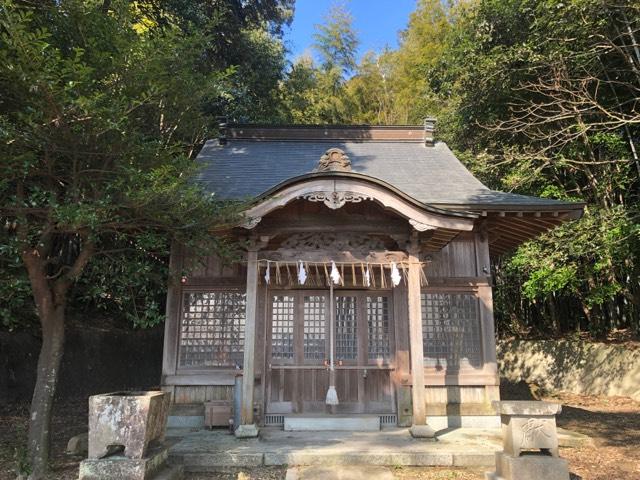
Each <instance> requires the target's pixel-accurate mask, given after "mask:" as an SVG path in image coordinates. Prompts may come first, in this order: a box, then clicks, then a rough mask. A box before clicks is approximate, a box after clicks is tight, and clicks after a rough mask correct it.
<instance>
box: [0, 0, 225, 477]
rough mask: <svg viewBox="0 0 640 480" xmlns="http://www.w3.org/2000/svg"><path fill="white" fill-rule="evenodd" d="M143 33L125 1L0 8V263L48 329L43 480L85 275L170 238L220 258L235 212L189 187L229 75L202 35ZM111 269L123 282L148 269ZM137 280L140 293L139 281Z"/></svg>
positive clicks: (41, 418) (42, 393) (40, 435)
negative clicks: (72, 310) (72, 304)
mask: <svg viewBox="0 0 640 480" xmlns="http://www.w3.org/2000/svg"><path fill="white" fill-rule="evenodd" d="M145 25H147V27H145V28H140V17H139V15H138V12H137V11H136V10H135V9H134V8H132V5H131V4H129V2H126V1H124V0H122V1H113V2H97V1H80V0H66V1H58V2H55V3H53V2H51V3H49V2H43V3H42V4H38V5H36V6H34V4H32V3H31V2H27V3H25V4H16V3H12V2H11V1H9V0H2V2H1V3H0V64H1V65H0V91H2V92H3V93H2V97H1V98H0V137H1V141H0V155H1V157H2V159H3V160H2V164H1V167H0V168H1V175H0V215H1V216H2V222H3V223H4V225H5V228H4V229H3V233H2V236H0V240H1V244H0V253H1V254H2V265H3V267H4V266H8V267H10V269H12V270H13V271H16V270H17V269H18V265H21V266H22V268H23V269H24V270H22V271H24V272H26V278H25V277H24V276H21V275H16V279H15V280H13V282H14V283H11V282H9V284H8V285H7V284H6V283H5V279H3V284H1V285H0V288H2V290H3V292H7V291H8V290H12V289H13V288H14V287H15V288H17V289H19V290H20V291H22V292H25V291H26V290H27V289H28V290H30V291H31V294H32V296H33V301H34V303H35V306H36V310H37V316H38V319H39V323H40V329H41V333H42V349H41V352H40V357H39V361H38V375H37V382H36V386H35V389H34V395H33V400H32V404H31V415H30V427H29V439H28V442H29V444H28V447H29V455H30V462H31V468H32V470H31V478H34V479H39V478H46V477H47V473H46V472H47V459H48V455H49V423H50V415H51V407H52V403H53V398H54V394H55V390H56V384H57V380H58V372H59V366H60V360H61V357H62V353H63V341H64V333H65V313H66V310H67V306H68V304H69V301H70V299H72V298H74V296H73V295H74V293H73V292H74V287H75V286H76V285H77V284H78V282H82V280H81V279H82V276H83V274H84V273H86V272H87V271H88V270H89V271H90V272H91V270H92V269H96V268H100V265H103V266H104V265H105V263H104V262H107V261H108V259H109V256H112V258H113V256H114V255H115V259H116V260H118V259H123V258H124V260H125V261H127V262H128V261H130V260H132V259H134V260H135V259H136V257H138V259H139V258H145V259H146V258H148V257H149V255H151V254H153V255H155V256H157V257H158V258H161V257H162V256H163V255H166V251H167V245H168V243H169V242H170V241H171V240H175V241H179V242H184V243H186V244H193V245H203V243H202V242H207V243H206V247H207V248H209V249H211V248H214V249H218V250H220V251H221V252H222V253H224V252H225V248H226V247H225V245H224V244H223V243H221V242H220V241H217V242H216V241H215V240H213V239H212V238H211V236H210V235H209V234H208V232H209V231H210V230H209V229H210V228H211V227H213V226H214V225H220V224H221V223H224V222H227V221H229V220H231V219H233V218H234V215H235V213H234V212H235V208H234V207H233V206H229V205H225V204H223V203H220V202H217V201H215V199H214V198H211V197H207V196H205V195H203V193H202V192H201V191H200V190H199V189H198V188H197V187H196V186H195V185H194V184H193V183H192V182H190V180H189V178H190V176H191V174H192V173H193V171H194V168H195V167H194V164H193V162H192V161H191V160H190V159H189V154H191V153H192V152H193V151H194V149H196V148H197V146H198V144H199V143H201V142H202V140H203V139H204V138H206V137H207V136H208V135H209V132H210V130H211V128H212V126H213V125H212V119H211V117H210V116H209V115H207V112H206V109H205V108H203V106H206V104H207V102H208V100H209V99H211V98H219V97H221V96H222V97H224V96H226V95H229V93H228V92H227V90H226V89H227V86H228V79H229V77H230V75H232V74H233V70H229V69H225V70H212V69H210V68H208V69H202V68H200V67H201V59H202V54H203V45H208V43H209V42H210V40H211V39H210V38H209V35H208V33H206V32H201V31H192V32H189V33H188V34H187V33H185V32H184V31H183V30H181V29H180V28H178V27H176V26H172V25H164V26H162V28H161V27H153V22H150V23H147V24H145ZM149 25H151V27H149ZM124 252H129V255H128V256H127V257H122V256H120V257H118V255H121V254H123V253H124ZM108 265H109V266H110V267H111V270H110V272H112V273H113V274H115V275H129V276H131V275H133V274H134V272H133V271H132V270H129V269H128V268H129V267H132V265H136V266H137V267H140V266H142V267H144V265H145V262H144V261H138V262H135V261H134V262H133V264H132V265H123V266H122V268H121V270H120V271H117V269H114V268H113V266H114V263H108ZM103 271H105V270H103ZM106 271H109V270H106ZM91 273H92V274H93V275H95V277H94V278H97V279H98V280H100V278H99V277H98V276H97V272H96V271H95V270H94V271H93V272H91ZM136 273H137V274H138V275H140V278H139V282H140V283H139V285H140V287H141V288H144V287H143V284H144V283H145V282H144V281H143V280H142V279H143V275H146V273H147V272H145V271H144V270H143V271H139V270H138V271H137V272H136ZM26 279H28V285H27V281H26ZM114 284H115V285H117V282H114ZM129 285H131V282H129ZM85 288H86V285H85ZM85 292H89V293H90V294H91V296H93V295H100V294H101V293H105V292H104V291H102V292H101V291H100V286H99V285H98V286H96V290H95V291H93V292H90V291H88V290H85ZM14 293H15V291H14ZM107 293H109V292H107ZM112 293H113V292H112ZM125 293H126V292H123V291H117V290H116V291H115V296H116V297H118V298H125V297H126V295H125ZM17 297H19V296H17V295H14V297H13V300H12V302H13V306H14V307H15V306H16V303H17V304H19V302H20V301H21V300H20V299H19V298H17ZM152 297H153V295H151V296H148V297H147V298H149V299H150V298H152ZM17 306H20V305H17ZM145 308H146V311H147V312H148V315H146V316H144V315H142V316H138V317H137V318H138V321H139V322H140V323H142V324H150V323H155V322H157V321H159V320H160V309H159V307H158V306H157V305H155V306H154V305H145ZM154 312H155V313H154ZM0 313H1V314H2V315H3V317H4V318H3V321H4V322H5V323H7V322H11V321H13V320H7V319H6V317H7V315H9V314H10V312H8V311H7V310H5V307H4V306H3V309H2V310H0Z"/></svg>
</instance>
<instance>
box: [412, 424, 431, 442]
mask: <svg viewBox="0 0 640 480" xmlns="http://www.w3.org/2000/svg"><path fill="white" fill-rule="evenodd" d="M409 432H411V436H412V437H413V438H425V439H431V440H435V438H436V431H435V430H434V429H433V428H431V426H430V425H412V426H411V428H410V429H409Z"/></svg>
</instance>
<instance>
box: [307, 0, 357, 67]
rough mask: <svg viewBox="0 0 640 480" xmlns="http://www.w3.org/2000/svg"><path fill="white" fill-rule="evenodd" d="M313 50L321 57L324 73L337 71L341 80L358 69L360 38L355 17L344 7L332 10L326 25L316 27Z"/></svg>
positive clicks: (335, 7) (337, 6) (336, 7)
mask: <svg viewBox="0 0 640 480" xmlns="http://www.w3.org/2000/svg"><path fill="white" fill-rule="evenodd" d="M313 38H314V40H315V43H314V45H313V48H314V49H315V50H316V52H317V53H318V55H319V56H320V66H321V67H322V70H324V72H325V73H326V72H330V71H332V70H337V71H339V72H340V75H341V78H342V77H344V76H348V75H349V74H350V73H351V72H353V70H354V69H355V68H356V52H357V49H358V44H359V41H358V38H357V35H356V32H355V31H354V29H353V17H352V16H351V14H350V13H349V11H348V10H346V9H345V8H344V7H343V6H340V5H336V6H334V7H332V8H331V10H330V11H329V14H328V15H327V16H326V18H325V23H323V24H318V25H316V33H315V34H314V35H313Z"/></svg>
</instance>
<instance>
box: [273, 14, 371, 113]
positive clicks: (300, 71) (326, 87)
mask: <svg viewBox="0 0 640 480" xmlns="http://www.w3.org/2000/svg"><path fill="white" fill-rule="evenodd" d="M352 22H353V19H352V17H351V15H350V14H349V13H348V12H347V11H346V10H345V9H344V8H341V7H334V8H333V9H332V10H331V11H330V13H329V15H328V16H327V18H326V23H325V24H322V25H316V30H317V33H316V34H315V35H314V38H315V40H316V43H315V44H314V49H315V50H316V52H317V53H318V55H319V56H320V65H319V66H316V65H315V64H314V62H313V59H312V58H310V57H309V56H303V57H301V58H300V59H298V60H297V61H296V62H295V63H294V64H293V65H292V68H291V71H290V72H289V74H288V76H287V78H286V80H285V81H284V82H283V84H282V87H281V95H282V104H283V107H284V111H283V115H282V118H283V119H284V120H285V121H289V122H291V121H293V122H300V123H319V124H323V123H328V124H339V123H351V122H352V115H351V112H350V111H349V103H348V99H347V94H346V92H345V82H346V81H347V80H346V77H347V76H348V75H349V74H350V73H351V72H352V71H353V70H354V68H355V66H356V63H355V58H356V50H357V46H358V40H357V37H356V34H355V31H354V30H353V27H352Z"/></svg>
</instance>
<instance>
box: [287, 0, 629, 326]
mask: <svg viewBox="0 0 640 480" xmlns="http://www.w3.org/2000/svg"><path fill="white" fill-rule="evenodd" d="M636 3H637V2H635V3H634V2H631V1H623V2H618V3H616V4H603V3H602V2H600V1H598V0H574V1H571V2H559V1H557V0H507V1H504V0H477V1H475V0H474V1H464V2H456V3H452V4H446V3H443V2H439V1H437V0H420V1H419V2H418V4H417V6H416V10H415V11H414V13H413V14H412V15H411V17H410V19H409V24H408V27H407V29H406V30H405V31H404V32H402V34H401V38H400V47H399V48H398V49H397V50H395V51H389V50H386V51H384V52H380V53H373V52H370V53H368V54H367V55H365V56H364V57H363V58H362V59H361V60H360V62H359V63H358V65H357V66H356V67H355V68H353V64H352V63H350V62H346V64H347V67H348V68H345V69H344V70H343V72H338V73H333V70H332V68H333V66H334V64H333V63H332V58H333V57H331V56H329V55H328V54H327V53H326V52H329V51H336V50H335V49H338V50H339V49H340V48H346V47H347V46H348V45H350V42H347V41H342V42H341V40H340V39H341V38H342V39H344V38H345V35H344V32H346V31H348V30H349V29H348V28H347V27H346V25H348V23H349V22H348V21H344V20H343V21H340V20H339V19H338V21H336V17H335V16H334V17H333V18H330V19H329V20H328V23H327V24H326V25H323V26H321V27H320V32H319V35H318V37H317V38H321V39H324V42H325V44H326V46H325V47H323V48H321V49H320V56H321V58H322V62H321V65H320V66H319V67H317V66H315V65H314V64H313V62H312V61H311V60H310V59H301V60H299V61H298V62H297V63H295V64H294V66H293V68H292V69H291V71H290V72H289V74H288V76H287V78H286V80H285V81H284V82H283V84H282V96H283V108H284V114H283V118H286V119H287V120H288V121H293V122H296V123H309V122H320V123H324V122H327V123H380V124H403V123H421V122H422V119H424V118H425V117H428V116H436V117H437V118H438V136H439V137H440V138H442V139H443V140H445V141H446V142H447V143H448V144H449V146H451V147H452V148H453V149H454V150H455V151H456V153H457V155H458V157H459V158H460V159H461V160H462V161H463V162H464V163H465V164H466V165H467V166H468V167H469V168H470V169H471V170H472V172H473V173H474V174H475V175H476V176H477V177H478V178H480V179H481V180H482V181H483V182H484V183H485V184H487V185H488V186H490V187H491V188H495V189H500V190H505V191H512V192H517V193H522V194H528V195H536V196H541V197H545V198H553V199H559V200H565V201H583V202H585V203H587V209H586V213H585V216H584V218H582V219H581V220H579V221H576V222H573V223H569V224H567V225H564V226H561V227H560V228H558V229H556V230H554V231H552V232H550V233H549V234H547V235H544V236H542V237H541V238H540V239H538V240H536V241H533V242H529V243H526V244H525V245H523V246H522V247H521V248H520V249H519V250H518V251H517V252H513V254H512V256H509V257H505V258H502V259H500V261H499V262H498V264H497V266H496V281H497V283H498V288H497V289H496V313H497V318H498V326H499V328H500V329H501V330H504V331H530V330H537V331H540V332H543V331H546V332H548V331H555V332H561V331H565V332H566V331H571V330H574V329H589V330H592V331H593V332H594V333H598V334H603V333H606V332H607V331H608V330H610V329H612V328H623V327H632V328H634V329H636V330H640V284H639V282H638V279H639V278H640V272H639V271H638V268H639V267H638V263H639V262H640V243H639V242H638V228H640V227H639V224H640V222H639V214H638V212H639V211H640V202H639V196H638V193H639V191H640V160H639V159H638V153H637V152H638V150H639V146H638V145H637V140H638V138H640V127H639V125H640V117H639V116H638V111H637V99H638V94H639V92H640V75H638V72H639V71H640V55H639V54H638V52H637V47H636V46H637V44H638V42H639V39H640V7H639V6H638V5H637V4H636ZM328 32H331V35H329V34H328ZM339 32H340V34H338V33H339ZM348 37H349V38H351V37H350V35H348ZM332 42H338V43H339V47H336V46H334V45H333V43H332ZM340 42H341V43H340ZM331 48H334V50H331ZM347 50H348V49H347ZM349 58H352V57H349ZM344 71H352V72H353V75H352V76H351V77H349V78H344V76H343V73H344Z"/></svg>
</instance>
